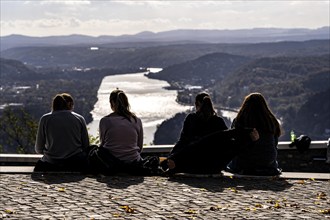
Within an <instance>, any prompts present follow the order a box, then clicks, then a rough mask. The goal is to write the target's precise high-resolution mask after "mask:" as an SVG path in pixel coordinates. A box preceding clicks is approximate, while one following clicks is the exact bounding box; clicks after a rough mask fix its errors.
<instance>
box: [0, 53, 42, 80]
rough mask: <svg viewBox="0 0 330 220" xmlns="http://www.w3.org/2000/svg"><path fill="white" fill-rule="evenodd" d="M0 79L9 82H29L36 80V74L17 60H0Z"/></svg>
mask: <svg viewBox="0 0 330 220" xmlns="http://www.w3.org/2000/svg"><path fill="white" fill-rule="evenodd" d="M0 78H1V80H2V81H3V82H4V81H9V80H13V81H14V80H24V81H25V80H30V79H31V78H32V79H36V78H38V74H37V73H36V72H34V71H33V70H32V69H30V68H28V67H27V66H26V65H24V64H23V63H22V62H20V61H18V60H8V59H3V58H0Z"/></svg>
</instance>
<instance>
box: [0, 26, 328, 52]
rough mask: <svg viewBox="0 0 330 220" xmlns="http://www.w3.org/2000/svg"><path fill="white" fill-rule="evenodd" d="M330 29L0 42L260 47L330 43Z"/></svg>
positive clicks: (5, 45)
mask: <svg viewBox="0 0 330 220" xmlns="http://www.w3.org/2000/svg"><path fill="white" fill-rule="evenodd" d="M329 33H330V27H321V28H317V29H306V28H293V29H287V28H254V29H238V30H192V29H187V30H171V31H163V32H158V33H153V32H150V31H144V32H141V33H138V34H134V35H121V36H106V35H104V36H99V37H92V36H86V35H77V34H75V35H68V36H47V37H31V36H23V35H9V36H4V37H1V38H0V43H1V51H2V50H6V49H9V48H14V47H26V46H60V45H79V44H87V45H90V44H92V45H94V46H95V45H99V44H106V43H109V44H111V43H113V44H114V46H115V44H117V43H123V42H126V43H127V42H131V43H142V44H143V43H145V42H155V43H167V44H173V43H175V44H177V43H178V42H182V41H183V42H186V43H187V42H195V43H196V42H201V43H257V42H279V41H306V40H311V39H329Z"/></svg>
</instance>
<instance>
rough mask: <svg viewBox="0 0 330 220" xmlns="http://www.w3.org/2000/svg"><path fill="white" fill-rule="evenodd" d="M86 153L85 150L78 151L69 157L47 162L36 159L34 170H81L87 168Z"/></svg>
mask: <svg viewBox="0 0 330 220" xmlns="http://www.w3.org/2000/svg"><path fill="white" fill-rule="evenodd" d="M87 167H88V166H87V154H86V152H81V153H78V154H76V155H74V156H72V157H70V158H67V159H63V160H57V161H56V163H49V162H46V161H42V160H41V159H40V160H38V162H37V164H36V165H35V167H34V171H35V172H49V171H50V172H52V171H53V172H56V171H69V172H83V171H86V170H87Z"/></svg>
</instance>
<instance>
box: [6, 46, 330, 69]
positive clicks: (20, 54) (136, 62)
mask: <svg viewBox="0 0 330 220" xmlns="http://www.w3.org/2000/svg"><path fill="white" fill-rule="evenodd" d="M92 46H93V45H92V44H90V45H84V46H81V45H80V46H72V45H71V46H70V45H67V46H39V47H19V48H12V49H8V50H5V51H2V52H1V57H2V58H6V59H15V60H20V61H21V62H24V63H26V64H28V65H33V66H36V67H38V66H40V67H60V68H74V67H79V68H114V69H122V68H139V67H160V68H165V67H168V66H171V65H175V64H180V63H183V62H187V61H190V60H194V59H197V58H199V57H201V56H204V55H207V54H212V53H227V54H231V55H237V56H246V57H276V56H311V55H322V54H329V53H330V40H310V41H303V42H276V43H257V44H208V43H204V44H177V45H166V46H149V47H134V46H132V45H131V44H128V45H126V46H125V47H122V48H113V47H111V46H109V45H108V44H104V45H99V47H98V50H95V49H91V47H92Z"/></svg>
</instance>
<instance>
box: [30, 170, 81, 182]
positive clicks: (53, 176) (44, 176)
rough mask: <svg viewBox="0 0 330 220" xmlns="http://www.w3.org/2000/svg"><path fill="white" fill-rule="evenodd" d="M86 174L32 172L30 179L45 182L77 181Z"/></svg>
mask: <svg viewBox="0 0 330 220" xmlns="http://www.w3.org/2000/svg"><path fill="white" fill-rule="evenodd" d="M85 178H86V176H85V175H83V174H79V173H32V174H31V179H32V180H34V181H36V182H42V183H46V184H60V183H71V182H79V181H81V180H83V179H85Z"/></svg>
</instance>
